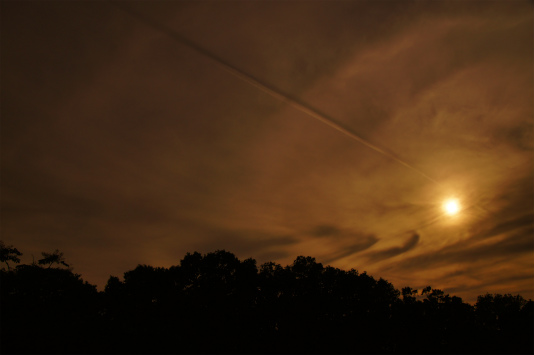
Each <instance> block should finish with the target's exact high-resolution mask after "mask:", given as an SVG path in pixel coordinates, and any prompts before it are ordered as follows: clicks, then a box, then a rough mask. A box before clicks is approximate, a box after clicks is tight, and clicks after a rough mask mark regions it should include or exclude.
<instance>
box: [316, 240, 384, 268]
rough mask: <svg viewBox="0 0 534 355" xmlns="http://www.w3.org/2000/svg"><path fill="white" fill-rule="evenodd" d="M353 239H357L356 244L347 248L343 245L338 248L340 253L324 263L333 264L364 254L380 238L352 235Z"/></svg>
mask: <svg viewBox="0 0 534 355" xmlns="http://www.w3.org/2000/svg"><path fill="white" fill-rule="evenodd" d="M351 239H356V242H353V243H351V244H349V245H346V246H345V245H342V246H339V247H337V249H338V251H337V252H334V253H331V254H330V255H329V256H327V257H326V258H325V259H324V263H331V262H334V261H337V260H340V259H343V258H346V257H348V256H351V255H353V254H356V253H359V252H362V251H364V250H366V249H369V248H370V247H371V246H373V245H374V244H375V243H376V242H378V238H376V237H375V236H374V235H359V234H352V235H351Z"/></svg>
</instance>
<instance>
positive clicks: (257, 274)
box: [0, 243, 534, 354]
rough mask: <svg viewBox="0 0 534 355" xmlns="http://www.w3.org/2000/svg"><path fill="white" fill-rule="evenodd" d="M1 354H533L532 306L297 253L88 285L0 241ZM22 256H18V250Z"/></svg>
mask: <svg viewBox="0 0 534 355" xmlns="http://www.w3.org/2000/svg"><path fill="white" fill-rule="evenodd" d="M1 250H2V251H1V255H0V256H1V261H2V262H5V263H6V264H7V268H3V269H2V270H1V272H0V277H1V279H0V281H1V317H0V319H1V324H0V325H1V328H0V330H1V339H0V341H1V343H0V344H1V350H2V353H148V354H153V353H533V350H534V344H533V342H534V341H533V334H534V329H533V322H534V314H533V308H534V307H533V306H534V304H533V302H532V301H531V300H529V301H526V300H524V299H523V298H522V297H521V296H519V295H517V296H512V295H498V294H496V295H491V294H486V295H483V296H479V297H478V300H477V302H476V304H475V305H474V306H473V305H470V304H468V303H464V302H462V299H461V298H459V297H455V296H452V297H451V296H449V295H447V294H444V292H442V291H441V290H437V289H432V288H431V287H427V288H425V289H423V290H420V291H419V292H418V291H417V290H413V289H411V288H409V287H406V288H404V289H402V291H398V290H396V289H395V288H394V287H393V286H392V284H391V283H389V282H387V281H386V280H384V279H381V278H380V279H378V280H377V279H375V278H373V277H372V276H370V275H367V274H366V273H365V272H364V273H359V272H358V271H356V270H349V271H344V270H340V269H337V268H333V267H330V266H327V267H324V266H323V265H322V264H321V263H318V262H316V260H315V259H314V258H312V257H303V256H299V257H298V258H297V259H296V260H295V261H294V262H293V264H292V265H289V266H286V267H282V266H281V265H279V264H276V263H273V262H269V263H265V264H263V265H261V266H260V267H258V266H257V265H256V261H255V260H253V259H247V260H244V261H240V260H239V259H237V258H236V257H235V256H234V255H233V254H232V253H229V252H226V251H216V252H213V253H208V254H206V255H201V254H199V253H193V254H189V253H188V254H187V255H186V256H185V257H184V258H183V260H181V261H180V264H179V265H178V266H172V267H170V268H154V267H152V266H147V265H139V266H137V267H136V268H135V269H134V270H131V271H128V272H126V273H125V274H124V281H120V280H119V279H118V278H117V277H110V278H109V281H108V283H107V285H106V287H105V290H104V291H102V292H98V291H97V289H96V287H95V286H94V285H91V284H89V283H87V282H84V281H83V280H82V279H81V277H80V275H78V274H75V273H73V272H72V271H71V270H70V269H69V268H68V264H66V263H65V261H64V259H63V255H62V253H59V251H57V250H56V251H55V252H54V253H43V258H42V259H40V260H39V261H38V263H35V262H34V263H33V264H31V265H18V266H16V267H15V268H13V267H11V268H10V267H9V262H12V263H16V262H19V261H20V260H19V259H18V256H19V255H20V252H18V250H17V249H15V248H13V247H6V246H5V245H4V244H3V243H2V245H1ZM17 253H18V254H17Z"/></svg>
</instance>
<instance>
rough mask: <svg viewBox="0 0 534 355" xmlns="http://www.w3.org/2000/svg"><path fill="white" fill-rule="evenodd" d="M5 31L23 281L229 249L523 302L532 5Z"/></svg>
mask: <svg viewBox="0 0 534 355" xmlns="http://www.w3.org/2000/svg"><path fill="white" fill-rule="evenodd" d="M1 14H2V15H1V16H2V18H1V32H2V39H1V47H2V48H1V66H2V67H1V71H2V77H1V90H2V100H1V101H2V107H1V113H2V116H1V126H0V128H1V239H2V240H3V241H4V242H5V243H6V244H13V245H14V246H15V247H17V248H18V249H19V250H20V251H21V252H23V253H24V256H23V261H24V262H31V260H32V255H33V256H34V257H35V258H36V259H38V258H39V257H40V252H42V251H52V250H54V249H56V248H58V249H60V250H61V251H63V252H64V253H65V256H66V259H67V262H70V263H71V264H72V266H73V267H74V271H75V272H77V273H80V274H82V276H83V278H84V279H86V280H87V281H89V282H91V283H94V284H97V285H98V286H99V288H100V289H102V288H103V286H104V285H105V282H106V281H107V279H108V278H109V275H110V274H111V275H116V276H122V274H123V272H125V271H127V270H130V269H132V268H134V267H135V266H136V265H137V264H150V265H153V266H165V267H168V266H170V265H176V264H178V263H179V260H180V259H181V258H182V257H183V256H184V255H185V253H186V252H193V251H199V252H202V253H207V252H210V251H214V250H216V249H226V250H228V251H231V252H233V253H234V254H236V255H237V256H238V257H239V258H248V257H253V258H255V259H256V260H257V261H258V263H260V264H261V263H263V262H265V261H276V262H278V263H281V264H282V265H287V264H290V263H291V262H292V261H293V260H294V259H295V257H296V256H298V255H310V256H314V257H316V258H317V260H318V261H319V262H322V263H323V264H324V265H332V266H335V267H339V268H344V269H350V268H355V269H357V270H359V271H360V272H363V271H367V272H368V273H369V274H371V275H373V276H375V277H376V278H378V277H383V278H385V279H386V280H388V281H390V282H392V283H393V284H394V286H395V287H397V288H400V287H404V286H411V287H415V288H422V287H424V286H427V285H431V286H432V287H434V288H441V289H443V290H444V291H445V292H446V293H450V294H454V295H457V296H461V297H463V298H464V300H467V301H470V302H472V301H474V300H475V298H476V296H477V295H479V294H484V293H486V292H498V293H513V294H517V293H520V294H521V295H523V296H524V297H526V298H534V282H533V281H534V258H533V256H534V183H533V182H534V134H533V133H534V128H533V124H534V119H533V117H534V103H533V101H534V99H533V98H534V73H533V66H532V64H533V54H534V45H533V30H532V29H533V26H534V15H533V6H532V3H531V2H529V1H468V2H460V1H400V0H399V1H372V2H371V1H328V2H327V1H280V0H278V1H194V2H193V1H156V2H144V1H120V2H117V3H109V2H104V1H76V2H66V1H58V2H54V1H43V2H41V1H2V4H1ZM229 66H231V67H232V68H234V69H237V71H235V70H231V69H230V67H229ZM341 127H342V128H341ZM338 128H339V129H338ZM449 198H455V199H457V200H458V201H459V203H460V205H461V210H460V211H459V213H457V214H456V215H449V214H447V213H446V212H445V211H444V210H443V207H442V206H443V203H444V202H445V201H446V200H447V199H449Z"/></svg>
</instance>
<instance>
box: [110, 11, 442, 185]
mask: <svg viewBox="0 0 534 355" xmlns="http://www.w3.org/2000/svg"><path fill="white" fill-rule="evenodd" d="M109 3H110V4H112V5H114V6H116V7H117V8H119V9H121V10H122V11H124V12H126V13H128V14H129V15H131V16H133V17H134V18H136V19H138V20H139V21H141V22H143V23H145V24H146V25H148V26H150V27H152V28H153V29H155V30H157V31H159V32H162V33H165V34H166V35H167V36H169V37H171V38H172V39H174V40H175V41H177V42H179V43H181V44H183V45H185V46H187V47H189V48H190V49H193V50H194V51H196V52H197V53H199V54H202V55H203V56H205V57H207V58H209V59H211V60H212V62H213V63H214V64H216V65H218V66H219V67H220V68H222V69H224V70H226V71H227V72H229V73H230V74H232V75H234V76H235V77H237V78H239V79H241V80H243V81H244V82H246V83H249V84H250V85H253V86H254V87H256V88H258V89H260V90H261V91H263V92H265V93H267V94H269V95H271V96H272V97H275V98H277V99H279V100H281V101H283V102H286V103H288V104H290V105H291V106H293V107H294V108H296V109H297V110H299V111H301V112H303V113H305V114H307V115H308V116H310V117H313V118H315V119H316V120H318V121H320V122H322V123H324V124H326V125H328V126H330V127H331V128H333V129H335V130H337V131H339V132H341V133H343V134H345V135H346V136H348V137H350V138H352V139H354V140H356V141H358V142H359V143H361V144H363V145H365V146H366V147H368V148H370V149H372V150H374V151H376V152H378V153H380V154H382V155H383V156H385V157H388V158H390V159H392V160H394V161H396V162H397V163H399V164H401V165H403V166H405V167H406V168H408V169H411V170H412V171H414V172H416V173H418V174H419V175H421V176H422V177H424V178H425V179H427V180H429V181H431V182H433V183H435V184H438V185H439V183H438V182H437V181H436V180H434V179H433V178H431V177H430V176H428V175H427V174H425V173H424V172H422V171H421V170H419V169H417V168H415V167H414V166H412V165H410V164H408V163H407V162H405V161H404V160H402V159H400V158H399V157H397V156H395V155H394V154H392V153H390V152H388V151H385V150H384V149H382V148H379V147H377V146H376V145H374V144H373V143H371V142H369V141H368V140H366V139H364V138H362V137H360V136H358V135H357V134H356V133H354V132H352V131H350V130H349V129H347V128H345V127H343V126H341V125H340V124H339V123H337V122H336V121H335V120H334V119H332V118H331V117H329V116H328V115H326V114H324V113H322V112H320V111H319V110H317V109H315V108H313V107H311V106H309V105H308V104H306V103H304V102H302V101H300V100H298V99H297V98H294V97H292V96H291V95H288V94H286V93H284V92H282V91H281V90H279V89H277V88H274V87H272V86H270V85H269V84H266V83H264V82H262V81H260V80H259V79H257V78H255V77H254V76H252V75H251V74H249V73H246V72H244V71H243V70H241V69H239V68H237V67H235V66H234V65H232V64H230V63H228V62H227V61H225V60H224V59H223V58H221V57H219V56H217V55H216V54H214V53H212V52H210V51H208V50H207V49H206V48H204V47H201V46H199V45H198V44H196V43H195V42H193V41H191V40H190V39H188V38H186V37H184V36H182V35H180V34H179V33H177V32H176V31H174V30H173V29H171V28H169V27H167V26H165V25H162V24H161V23H158V22H156V21H154V20H152V19H150V18H149V17H147V16H144V15H142V14H140V13H139V12H137V11H135V10H132V9H131V8H128V7H127V6H123V4H122V3H118V2H114V1H112V2H109Z"/></svg>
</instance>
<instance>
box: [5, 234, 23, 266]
mask: <svg viewBox="0 0 534 355" xmlns="http://www.w3.org/2000/svg"><path fill="white" fill-rule="evenodd" d="M21 255H22V253H21V252H20V251H18V250H17V248H13V245H7V246H6V245H5V244H4V242H3V241H1V240H0V262H3V263H6V266H7V269H8V270H9V263H8V261H12V262H14V263H15V264H18V263H20V258H19V256H21Z"/></svg>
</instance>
